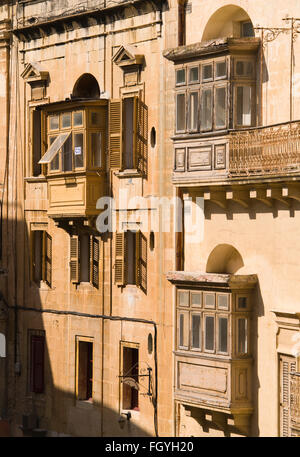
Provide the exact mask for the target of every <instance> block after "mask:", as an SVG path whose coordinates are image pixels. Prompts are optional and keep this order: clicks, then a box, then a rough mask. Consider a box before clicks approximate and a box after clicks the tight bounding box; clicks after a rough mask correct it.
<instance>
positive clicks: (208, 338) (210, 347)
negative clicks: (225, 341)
mask: <svg viewBox="0 0 300 457" xmlns="http://www.w3.org/2000/svg"><path fill="white" fill-rule="evenodd" d="M214 349H215V318H214V316H205V350H206V351H214Z"/></svg>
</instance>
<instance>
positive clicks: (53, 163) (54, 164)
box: [49, 136, 59, 170]
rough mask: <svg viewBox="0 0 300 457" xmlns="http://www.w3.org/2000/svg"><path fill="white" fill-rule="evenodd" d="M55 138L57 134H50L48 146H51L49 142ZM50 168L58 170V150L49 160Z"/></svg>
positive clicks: (51, 142)
mask: <svg viewBox="0 0 300 457" xmlns="http://www.w3.org/2000/svg"><path fill="white" fill-rule="evenodd" d="M56 138H57V136H50V137H49V143H50V146H51V144H53V143H54V141H55V140H56ZM50 169H51V170H59V152H57V154H56V155H55V156H54V158H53V159H52V161H51V162H50Z"/></svg>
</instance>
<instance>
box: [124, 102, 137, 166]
mask: <svg viewBox="0 0 300 457" xmlns="http://www.w3.org/2000/svg"><path fill="white" fill-rule="evenodd" d="M123 103H124V124H125V125H124V168H125V169H132V168H134V153H135V151H134V98H133V97H130V98H125V99H124V100H123Z"/></svg>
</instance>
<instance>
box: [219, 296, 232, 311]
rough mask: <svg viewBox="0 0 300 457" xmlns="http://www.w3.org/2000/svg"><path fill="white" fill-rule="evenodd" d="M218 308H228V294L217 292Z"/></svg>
mask: <svg viewBox="0 0 300 457" xmlns="http://www.w3.org/2000/svg"><path fill="white" fill-rule="evenodd" d="M217 301H218V308H219V309H226V310H228V309H229V295H228V294H217Z"/></svg>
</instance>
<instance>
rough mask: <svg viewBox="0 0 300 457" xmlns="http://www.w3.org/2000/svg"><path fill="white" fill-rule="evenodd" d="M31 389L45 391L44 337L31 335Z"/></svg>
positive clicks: (39, 391)
mask: <svg viewBox="0 0 300 457" xmlns="http://www.w3.org/2000/svg"><path fill="white" fill-rule="evenodd" d="M30 375H31V376H30V377H31V391H32V392H36V393H42V392H44V337H43V336H40V335H32V336H31V373H30Z"/></svg>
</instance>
